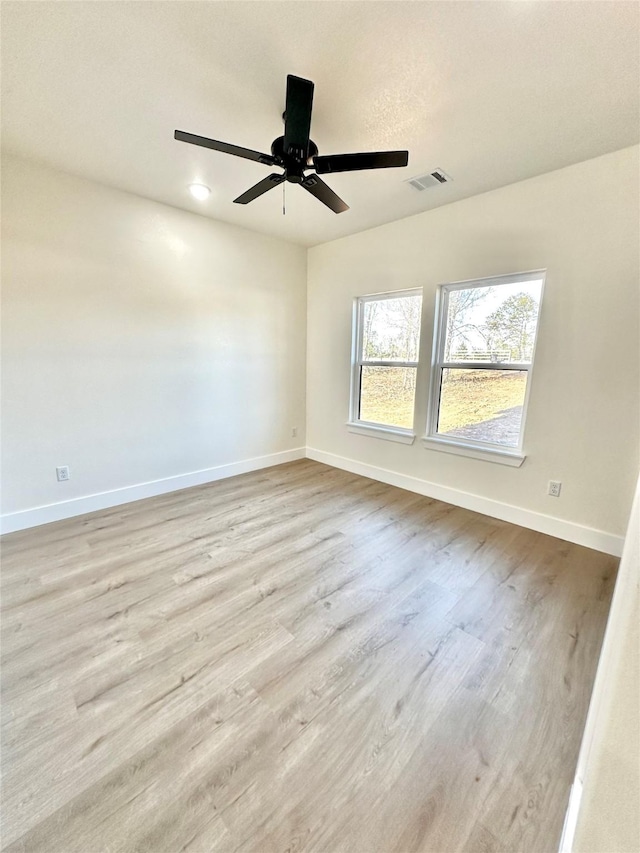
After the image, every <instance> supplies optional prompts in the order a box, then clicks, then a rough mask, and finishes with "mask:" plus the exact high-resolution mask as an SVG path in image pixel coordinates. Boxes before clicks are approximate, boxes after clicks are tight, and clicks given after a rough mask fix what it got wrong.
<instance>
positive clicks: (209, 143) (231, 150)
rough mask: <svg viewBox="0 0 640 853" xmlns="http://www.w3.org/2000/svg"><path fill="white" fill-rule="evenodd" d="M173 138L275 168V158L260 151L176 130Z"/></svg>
mask: <svg viewBox="0 0 640 853" xmlns="http://www.w3.org/2000/svg"><path fill="white" fill-rule="evenodd" d="M173 136H174V138H175V139H177V140H178V141H179V142H190V143H191V145H201V146H202V147H203V148H212V149H213V150H214V151H222V153H223V154H233V155H234V156H235V157H244V158H245V160H256V161H257V162H258V163H264V164H265V165H267V166H273V164H274V163H275V160H274V158H273V157H272V156H271V155H270V154H261V153H260V151H252V150H251V149H250V148H241V147H240V146H239V145H231V144H229V143H228V142H218V140H217V139H209V138H208V137H207V136H196V135H195V133H185V131H184V130H176V131H175V133H174V134H173Z"/></svg>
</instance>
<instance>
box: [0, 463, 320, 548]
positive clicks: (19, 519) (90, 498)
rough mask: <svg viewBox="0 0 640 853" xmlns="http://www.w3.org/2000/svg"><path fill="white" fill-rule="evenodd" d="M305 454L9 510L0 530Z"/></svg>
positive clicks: (185, 486)
mask: <svg viewBox="0 0 640 853" xmlns="http://www.w3.org/2000/svg"><path fill="white" fill-rule="evenodd" d="M305 455H306V454H305V448H304V447H296V448H294V449H293V450H283V451H282V452H280V453H270V454H269V455H268V456H257V457H255V458H254V459H243V460H242V461H241V462H231V463H230V464H229V465H218V466H216V467H215V468H205V469H203V470H202V471H192V472H191V473H189V474H178V475H177V476H175V477H165V478H163V479H162V480H152V481H150V482H148V483H138V484H137V485H135V486H125V487H124V488H122V489H113V490H112V491H109V492H98V493H97V494H94V495H86V496H85V497H81V498H73V499H72V500H68V501H60V502H59V503H55V504H47V505H46V506H38V507H34V508H33V509H25V510H22V511H20V512H12V513H8V514H7V515H3V516H0V533H13V532H14V531H16V530H25V529H26V528H28V527H36V526H37V525H39V524H49V523H50V522H51V521H62V520H63V519H65V518H73V517H74V516H76V515H85V513H87V512H95V511H96V510H100V509H108V508H109V507H112V506H119V505H120V504H126V503H131V502H132V501H139V500H143V499H144V498H152V497H155V496H156V495H164V494H166V493H167V492H177V491H179V490H180V489H188V488H189V487H190V486H201V485H202V484H203V483H213V482H214V481H215V480H223V479H224V478H225V477H235V476H236V475H237V474H246V473H247V472H248V471H258V470H259V469H260V468H270V467H271V466H272V465H282V464H283V463H284V462H294V461H295V460H296V459H304V458H305Z"/></svg>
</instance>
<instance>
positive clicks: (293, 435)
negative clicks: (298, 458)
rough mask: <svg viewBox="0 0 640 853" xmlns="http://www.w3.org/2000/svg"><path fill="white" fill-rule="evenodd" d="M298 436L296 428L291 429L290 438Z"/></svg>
mask: <svg viewBox="0 0 640 853" xmlns="http://www.w3.org/2000/svg"><path fill="white" fill-rule="evenodd" d="M297 435H298V427H291V438H295V437H296V436H297Z"/></svg>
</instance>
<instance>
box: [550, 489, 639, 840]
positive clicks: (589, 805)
mask: <svg viewBox="0 0 640 853" xmlns="http://www.w3.org/2000/svg"><path fill="white" fill-rule="evenodd" d="M639 628H640V480H639V481H638V488H637V489H636V496H635V501H634V505H633V509H632V511H631V520H630V522H629V530H628V532H627V537H626V539H625V545H624V552H623V554H622V560H621V561H620V570H619V572H618V579H617V581H616V589H615V593H614V597H613V601H612V603H611V611H610V612H609V620H608V623H607V630H606V634H605V638H604V643H603V646H602V653H601V655H600V662H599V663H598V673H597V676H596V681H595V685H594V688H593V695H592V697H591V705H590V707H589V715H588V717H587V725H586V728H585V732H584V738H583V742H582V748H581V750H580V757H579V759H578V767H577V770H576V778H575V782H574V788H573V792H572V801H573V802H575V804H576V809H575V813H574V812H573V811H572V810H571V809H570V811H569V814H568V817H567V825H566V827H565V837H564V844H563V846H562V851H563V853H564V851H567V853H570V851H574V853H603V851H611V853H637V851H638V850H639V849H640V760H639V756H640V655H639V647H640V644H639V639H640V638H639V636H638V630H639ZM580 795H582V796H581V797H580Z"/></svg>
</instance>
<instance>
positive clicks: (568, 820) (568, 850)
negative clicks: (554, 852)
mask: <svg viewBox="0 0 640 853" xmlns="http://www.w3.org/2000/svg"><path fill="white" fill-rule="evenodd" d="M581 801H582V782H581V781H580V780H579V779H578V778H576V779H575V780H574V783H573V785H572V786H571V791H570V793H569V805H568V806H567V813H566V815H565V816H564V826H563V827H562V838H561V839H560V849H559V851H558V853H572V850H573V839H574V838H575V834H576V828H577V826H578V815H579V814H580V803H581Z"/></svg>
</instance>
